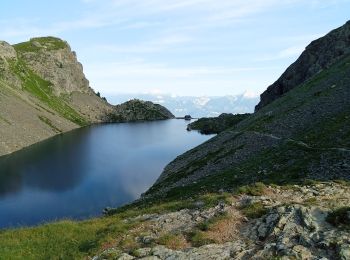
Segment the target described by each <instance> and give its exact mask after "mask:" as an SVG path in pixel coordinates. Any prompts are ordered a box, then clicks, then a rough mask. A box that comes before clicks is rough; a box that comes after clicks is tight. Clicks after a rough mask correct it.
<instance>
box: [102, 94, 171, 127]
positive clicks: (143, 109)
mask: <svg viewBox="0 0 350 260" xmlns="http://www.w3.org/2000/svg"><path fill="white" fill-rule="evenodd" d="M171 118H175V116H174V115H173V114H172V113H171V112H170V111H169V110H168V109H166V108H165V107H163V106H161V105H159V104H154V103H152V102H150V101H142V100H138V99H132V100H130V101H127V102H125V103H123V104H120V105H116V106H114V107H113V110H112V112H111V113H110V114H108V115H107V121H109V122H132V121H153V120H164V119H171Z"/></svg>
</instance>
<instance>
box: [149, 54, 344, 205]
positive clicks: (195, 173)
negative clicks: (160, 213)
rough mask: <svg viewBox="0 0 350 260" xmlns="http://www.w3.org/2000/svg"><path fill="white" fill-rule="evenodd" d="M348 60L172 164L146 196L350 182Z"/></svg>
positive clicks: (314, 77) (288, 93) (335, 65)
mask: <svg viewBox="0 0 350 260" xmlns="http://www.w3.org/2000/svg"><path fill="white" fill-rule="evenodd" d="M349 75H350V55H345V56H344V57H343V58H342V59H340V60H338V61H337V62H336V63H335V64H333V65H332V66H330V67H329V68H327V69H324V70H323V71H322V72H320V73H318V74H316V75H315V76H313V77H312V78H310V79H309V80H307V81H305V82H304V83H303V84H300V85H299V86H297V87H295V88H292V89H291V90H290V91H289V92H287V93H286V94H285V95H283V96H282V97H280V98H279V99H277V100H275V101H274V102H272V103H271V104H269V105H266V106H265V107H263V108H262V109H260V110H259V111H258V112H256V113H254V114H252V115H251V116H249V117H248V118H247V119H245V120H243V121H242V122H240V123H239V124H237V125H236V126H234V127H233V128H230V129H228V130H226V131H224V132H222V133H221V134H219V135H217V136H216V137H214V138H212V139H211V140H209V141H208V142H206V143H204V144H203V145H201V146H199V147H196V148H194V149H192V150H191V151H188V152H187V153H185V154H183V155H181V156H179V157H178V158H176V160H174V161H173V162H172V163H170V164H169V165H168V166H167V167H166V168H165V170H164V172H163V173H162V175H161V176H160V178H159V179H158V181H157V182H156V184H155V185H154V186H153V187H152V188H151V189H150V190H149V191H148V192H147V193H146V195H145V198H149V197H169V196H170V197H171V196H188V195H189V194H192V193H198V192H208V191H217V190H219V189H229V190H232V189H235V187H238V186H240V185H245V184H249V183H253V182H256V181H264V182H266V183H277V184H289V183H301V182H303V181H305V180H307V179H313V180H330V179H350V148H349V147H350V116H349V115H350V102H349V98H350V77H349Z"/></svg>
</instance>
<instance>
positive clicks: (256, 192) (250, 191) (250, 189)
mask: <svg viewBox="0 0 350 260" xmlns="http://www.w3.org/2000/svg"><path fill="white" fill-rule="evenodd" d="M266 188H267V187H266V185H265V184H264V183H262V182H257V183H254V184H252V185H244V186H241V187H239V188H238V193H241V194H242V193H243V194H247V195H251V196H261V195H263V194H264V191H265V190H266Z"/></svg>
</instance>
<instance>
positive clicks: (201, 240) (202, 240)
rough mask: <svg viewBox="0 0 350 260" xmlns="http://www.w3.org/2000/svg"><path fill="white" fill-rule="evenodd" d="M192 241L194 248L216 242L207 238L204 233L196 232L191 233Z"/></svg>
mask: <svg viewBox="0 0 350 260" xmlns="http://www.w3.org/2000/svg"><path fill="white" fill-rule="evenodd" d="M190 241H191V243H192V245H193V246H195V247H200V246H204V245H208V244H212V243H214V241H213V240H212V239H210V238H207V237H206V236H205V233H204V232H203V231H195V232H192V233H190Z"/></svg>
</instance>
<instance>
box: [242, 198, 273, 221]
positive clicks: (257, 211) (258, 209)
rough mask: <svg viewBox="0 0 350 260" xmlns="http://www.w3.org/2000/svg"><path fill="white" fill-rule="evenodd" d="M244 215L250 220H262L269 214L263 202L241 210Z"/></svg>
mask: <svg viewBox="0 0 350 260" xmlns="http://www.w3.org/2000/svg"><path fill="white" fill-rule="evenodd" d="M241 211H242V213H243V214H244V215H245V216H246V217H248V218H260V217H262V216H264V215H265V214H267V213H268V209H266V208H265V207H264V205H263V204H262V202H255V203H252V204H249V205H246V206H244V207H242V208H241Z"/></svg>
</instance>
